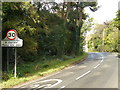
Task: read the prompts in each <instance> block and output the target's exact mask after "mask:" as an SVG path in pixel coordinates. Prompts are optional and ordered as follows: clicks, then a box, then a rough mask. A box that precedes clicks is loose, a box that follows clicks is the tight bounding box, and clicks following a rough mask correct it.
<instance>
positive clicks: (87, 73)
mask: <svg viewBox="0 0 120 90" xmlns="http://www.w3.org/2000/svg"><path fill="white" fill-rule="evenodd" d="M90 72H91V71H90V70H89V71H88V72H86V73H84V74H83V75H81V76H79V77H77V78H76V80H78V79H80V78H82V77H84V76H85V75H87V74H88V73H90Z"/></svg>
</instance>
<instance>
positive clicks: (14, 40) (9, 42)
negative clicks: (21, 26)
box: [1, 29, 23, 47]
mask: <svg viewBox="0 0 120 90" xmlns="http://www.w3.org/2000/svg"><path fill="white" fill-rule="evenodd" d="M1 46H2V47H22V46H23V40H22V39H20V38H19V37H18V34H17V31H16V30H14V29H10V30H9V31H8V32H7V33H6V37H5V38H4V39H3V40H2V41H1Z"/></svg>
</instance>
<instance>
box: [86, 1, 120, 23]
mask: <svg viewBox="0 0 120 90" xmlns="http://www.w3.org/2000/svg"><path fill="white" fill-rule="evenodd" d="M97 1H98V6H101V7H100V8H99V9H98V10H97V11H96V12H92V11H90V9H89V8H86V9H85V12H86V13H88V14H89V15H90V16H91V17H93V18H94V19H95V21H96V22H97V23H98V24H102V23H104V22H105V21H110V20H112V19H113V18H115V17H116V12H117V10H118V2H119V1H120V0H97ZM119 7H120V6H119Z"/></svg>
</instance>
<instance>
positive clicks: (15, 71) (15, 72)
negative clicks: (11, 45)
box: [14, 48, 17, 78]
mask: <svg viewBox="0 0 120 90" xmlns="http://www.w3.org/2000/svg"><path fill="white" fill-rule="evenodd" d="M16 66H17V49H16V48H15V67H14V77H15V78H16Z"/></svg>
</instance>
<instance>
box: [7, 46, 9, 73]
mask: <svg viewBox="0 0 120 90" xmlns="http://www.w3.org/2000/svg"><path fill="white" fill-rule="evenodd" d="M7 71H8V72H9V48H7Z"/></svg>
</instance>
